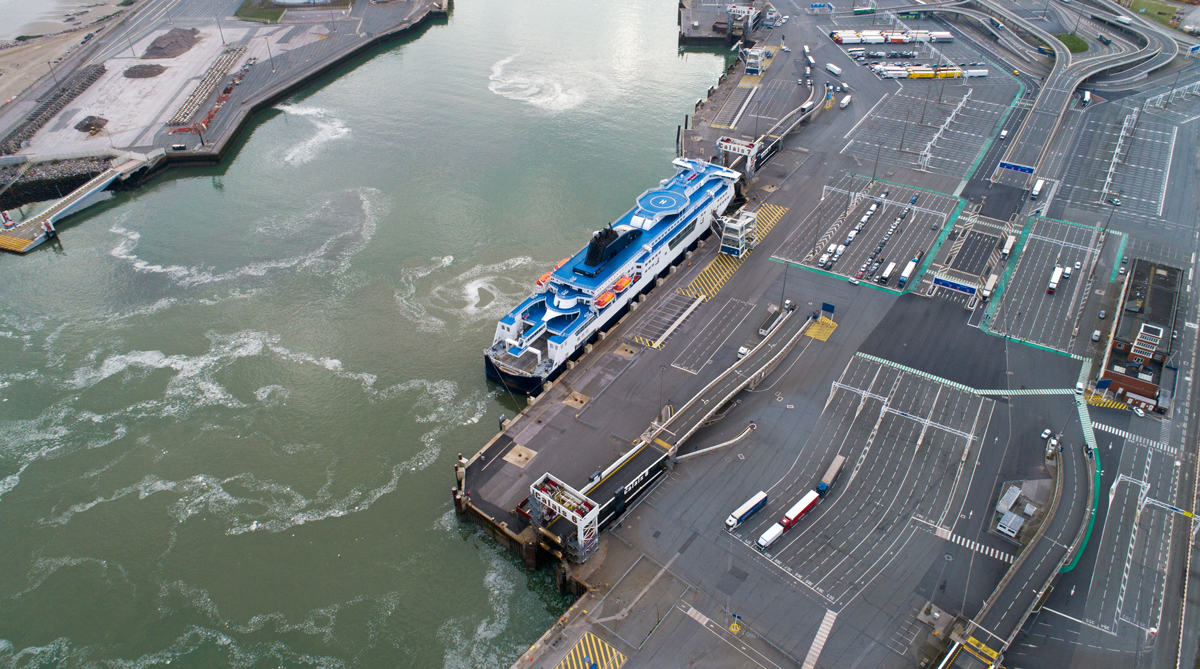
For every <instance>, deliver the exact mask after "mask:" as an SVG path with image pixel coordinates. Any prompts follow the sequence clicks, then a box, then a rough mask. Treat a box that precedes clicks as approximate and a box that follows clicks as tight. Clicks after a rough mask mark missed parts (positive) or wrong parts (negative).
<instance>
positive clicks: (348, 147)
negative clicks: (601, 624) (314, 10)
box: [0, 0, 725, 667]
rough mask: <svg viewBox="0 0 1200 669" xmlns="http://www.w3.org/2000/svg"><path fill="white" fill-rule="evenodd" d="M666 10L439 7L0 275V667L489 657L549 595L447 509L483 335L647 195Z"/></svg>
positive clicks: (494, 661) (687, 93) (542, 616)
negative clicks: (424, 22) (403, 36)
mask: <svg viewBox="0 0 1200 669" xmlns="http://www.w3.org/2000/svg"><path fill="white" fill-rule="evenodd" d="M675 12H676V10H675V4H674V3H673V2H669V1H668V0H654V1H653V2H649V3H642V2H636V1H635V0H617V1H616V2H613V3H598V2H582V1H581V0H564V1H563V2H557V3H538V2H532V1H530V0H514V1H513V2H505V3H497V2H484V1H482V0H456V2H455V8H454V13H453V15H452V17H451V19H450V20H449V22H448V24H446V25H438V26H433V27H431V28H430V29H428V30H427V31H425V32H423V33H422V34H421V35H419V36H415V37H413V38H412V39H409V40H407V41H404V42H394V43H391V44H387V45H383V46H380V47H378V48H376V49H375V50H374V51H372V52H371V53H370V54H369V55H367V56H365V57H363V58H360V59H358V60H357V61H355V62H354V63H351V64H350V65H348V66H344V67H342V68H340V69H339V70H337V71H336V72H332V73H330V74H329V75H328V76H326V77H324V78H323V79H322V80H321V81H319V82H317V83H316V84H314V85H312V86H311V87H309V88H308V89H307V90H305V91H304V92H303V93H301V94H299V95H297V96H295V97H294V98H293V99H290V100H288V101H286V102H285V103H283V104H280V105H278V106H277V108H276V109H274V110H272V111H270V112H267V113H265V114H263V115H261V116H260V117H259V118H258V119H256V122H255V124H254V125H253V126H252V127H250V128H248V129H247V130H246V132H245V134H244V141H243V142H242V145H241V146H240V147H239V148H238V150H237V151H236V153H235V155H233V156H232V158H231V159H229V160H228V161H227V163H226V164H224V165H222V166H220V167H213V168H192V169H186V170H175V171H171V172H169V173H167V174H165V175H164V176H161V177H159V178H157V179H156V180H154V181H153V182H151V183H150V184H148V185H147V186H145V187H143V188H141V189H140V190H137V191H135V192H132V193H122V194H119V195H117V196H116V197H114V198H112V199H111V200H109V201H108V202H105V203H104V204H102V205H99V206H97V207H94V208H93V209H91V210H89V211H87V212H85V213H84V214H82V215H79V216H77V217H76V218H74V219H72V220H71V221H70V222H69V223H68V224H67V225H65V226H64V232H63V235H62V245H63V249H62V251H61V252H56V251H55V250H53V249H51V248H49V247H47V248H44V249H41V250H39V251H38V252H35V253H33V254H31V255H29V256H26V257H14V256H4V257H0V286H2V291H3V292H2V295H3V300H2V302H0V361H2V362H0V400H2V401H0V662H3V663H4V664H6V665H8V666H16V667H34V666H37V667H56V666H61V667H83V666H98V667H99V666H102V667H109V666H112V667H126V666H128V667H151V666H161V665H166V664H168V663H169V664H170V665H172V666H183V667H213V666H239V667H281V666H289V667H290V666H329V667H335V666H358V667H442V666H445V667H507V666H508V665H509V664H510V663H511V662H513V661H514V660H515V659H516V658H517V656H518V655H519V654H520V653H521V652H522V651H523V650H525V649H526V648H527V647H528V644H530V643H531V642H532V641H533V640H535V639H536V638H537V637H538V636H539V635H540V634H541V633H542V631H543V630H544V629H545V628H546V627H548V626H549V625H550V624H551V623H552V622H553V621H554V619H555V618H556V617H557V616H558V615H559V614H560V613H561V612H562V611H563V610H564V607H565V606H567V605H569V603H570V601H569V600H568V599H566V598H564V597H562V596H559V595H558V594H556V592H555V591H554V587H553V585H552V582H551V579H550V577H549V575H548V574H547V573H537V574H528V573H526V572H525V571H524V570H523V568H522V567H521V565H520V564H519V562H518V561H517V560H515V559H514V558H512V557H510V556H509V555H508V554H507V553H506V552H504V551H502V550H501V549H500V548H499V547H497V546H496V545H495V544H494V543H492V542H491V541H490V540H488V539H487V538H486V537H484V536H483V535H482V534H481V533H480V532H479V531H478V530H476V529H475V528H473V527H470V526H462V525H460V524H459V523H458V522H457V520H456V519H455V517H454V513H453V509H452V506H451V504H450V487H451V485H453V475H452V464H453V461H454V458H455V456H456V454H457V453H459V452H462V453H467V454H470V453H473V452H474V451H475V450H477V449H478V448H479V447H480V446H481V445H482V444H483V443H484V442H485V441H486V440H487V439H488V438H489V437H490V436H491V435H492V434H494V432H495V431H496V428H497V419H498V418H499V417H500V416H501V415H502V414H507V415H510V416H511V414H512V411H513V404H512V402H511V400H509V399H507V398H505V397H501V392H500V391H499V390H498V389H496V388H494V387H490V386H489V384H488V383H487V382H486V381H485V379H484V374H483V360H482V351H483V349H484V348H485V347H486V346H487V345H488V344H490V343H491V338H492V335H493V332H494V328H495V322H496V320H497V319H498V318H499V317H500V316H501V315H503V314H504V313H505V312H507V310H508V309H510V308H511V307H512V306H513V305H515V304H516V303H517V301H518V300H519V299H521V298H522V297H523V296H525V295H526V294H528V292H529V291H530V290H531V289H532V284H533V280H534V279H535V278H536V277H537V276H539V275H540V274H541V273H542V272H544V271H545V270H546V269H547V268H548V267H550V266H552V265H553V264H554V263H555V262H557V261H558V260H559V259H560V258H562V257H563V256H564V255H567V254H569V253H573V252H574V251H576V250H578V249H579V248H580V247H581V246H582V245H583V244H584V243H585V242H586V240H587V238H588V236H589V234H590V232H591V231H592V230H594V229H596V228H598V227H600V226H602V225H604V224H605V223H607V222H608V221H610V220H612V219H614V218H616V217H617V216H618V215H620V214H621V213H623V212H624V211H625V210H626V209H628V208H629V207H630V206H631V205H632V203H633V199H634V198H635V197H636V196H637V195H638V194H639V193H641V192H642V191H644V190H646V189H648V188H651V187H653V186H655V185H656V184H657V182H658V181H659V180H660V179H662V178H665V177H667V176H669V175H671V174H672V173H673V169H672V167H671V165H670V161H671V159H672V158H673V157H674V141H675V128H676V125H678V124H680V123H682V122H683V118H684V115H685V114H686V113H688V112H690V111H691V106H692V104H693V103H694V102H695V100H696V99H697V98H698V97H701V96H702V95H703V94H704V91H705V90H706V89H707V88H708V86H709V85H711V84H713V83H715V81H716V79H717V77H718V75H719V74H720V72H721V71H722V68H723V67H724V64H725V60H724V58H725V57H724V55H723V54H721V53H699V54H681V53H680V52H679V51H678V50H677V48H676V46H675V34H676V25H675Z"/></svg>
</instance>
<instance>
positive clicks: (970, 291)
mask: <svg viewBox="0 0 1200 669" xmlns="http://www.w3.org/2000/svg"><path fill="white" fill-rule="evenodd" d="M933 285H935V286H943V287H945V288H949V289H950V290H957V291H958V292H960V293H966V294H967V295H974V294H975V288H974V287H973V286H967V285H964V284H961V283H958V282H956V281H950V280H949V279H943V278H942V277H940V276H935V277H934V278H933Z"/></svg>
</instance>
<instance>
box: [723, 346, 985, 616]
mask: <svg viewBox="0 0 1200 669" xmlns="http://www.w3.org/2000/svg"><path fill="white" fill-rule="evenodd" d="M993 408H994V402H993V401H992V400H990V399H986V398H983V397H979V396H977V395H975V394H973V393H971V392H969V391H968V390H965V389H963V388H962V387H961V386H954V385H950V384H947V383H943V382H941V381H939V380H936V379H933V378H927V377H925V376H920V375H916V374H911V373H909V372H906V371H903V370H900V369H897V368H895V367H893V366H890V365H884V364H881V363H880V362H878V361H876V360H873V359H870V358H868V357H866V356H862V355H856V356H855V357H853V358H852V359H851V360H850V362H849V363H848V364H847V366H846V368H845V370H844V371H843V373H842V376H841V377H840V379H839V380H838V381H837V382H836V383H835V384H834V387H833V389H832V391H831V395H830V398H829V401H828V403H827V404H826V406H825V409H824V411H823V412H822V414H821V417H820V419H819V420H818V422H817V425H816V428H815V429H814V430H813V431H812V433H811V434H810V436H809V438H808V440H807V442H806V443H805V445H804V447H803V448H802V449H801V450H800V454H799V456H798V457H797V458H796V460H795V462H794V463H793V464H792V466H791V468H790V469H789V470H788V471H787V472H786V473H785V474H784V475H783V476H782V477H781V478H780V479H779V480H778V481H777V482H776V483H775V484H774V485H773V486H772V487H771V488H770V489H769V490H767V493H768V494H769V495H770V496H771V499H772V502H770V503H769V505H768V508H767V509H765V510H764V511H763V512H761V513H759V514H757V515H756V516H754V517H753V518H752V519H751V520H750V521H748V522H747V523H746V524H745V525H743V526H742V527H740V528H738V529H737V530H736V531H735V533H734V536H735V537H736V538H737V539H738V540H739V541H740V542H741V543H742V544H743V545H744V546H745V550H747V551H753V552H754V554H755V555H759V553H758V551H757V549H756V548H755V541H756V540H757V539H758V537H759V536H761V535H762V533H763V532H764V531H766V530H767V528H769V527H770V526H771V525H772V524H773V523H775V522H776V521H777V520H778V519H779V517H780V516H781V514H782V513H783V511H784V510H786V509H787V508H789V507H790V506H791V505H792V504H794V503H795V502H796V501H797V500H799V499H800V498H801V497H802V496H803V495H804V494H805V493H806V492H807V491H809V490H811V489H813V487H814V486H815V485H816V483H817V481H818V480H819V479H820V477H821V476H822V474H823V473H824V471H825V469H826V468H827V467H828V466H829V464H830V462H832V460H833V458H834V456H835V455H838V454H841V455H844V456H846V465H845V468H844V469H843V471H842V474H841V477H840V479H839V480H838V482H837V483H836V484H835V485H834V486H833V489H832V491H831V492H830V493H829V495H828V496H826V497H825V499H823V500H822V501H820V502H819V503H818V505H817V506H816V508H814V509H813V510H812V511H810V512H809V513H808V514H807V515H805V516H804V517H803V518H802V519H801V520H800V521H799V522H798V524H797V525H796V526H794V527H793V528H792V529H791V530H790V531H789V532H787V533H785V534H784V535H783V536H782V537H781V538H780V539H779V540H778V541H776V542H775V544H774V545H773V546H771V547H770V548H769V549H768V550H767V551H765V553H762V554H761V556H762V558H764V559H766V560H769V561H770V562H771V563H772V564H774V565H775V566H776V567H777V568H778V569H780V570H781V571H782V572H784V573H786V574H788V575H789V576H790V577H791V578H793V579H795V580H796V581H798V582H800V583H802V584H803V585H805V586H807V587H808V588H809V589H810V590H811V591H812V592H813V593H815V594H816V595H817V596H818V597H820V598H821V599H823V600H824V602H825V603H826V605H827V606H828V607H830V608H832V609H835V610H838V609H840V608H842V607H844V606H846V605H847V604H848V603H849V602H850V601H852V600H853V599H854V597H855V596H856V595H858V594H859V593H860V592H862V591H863V590H864V589H866V588H867V587H869V585H870V583H871V581H872V580H873V579H874V578H875V577H876V576H878V575H879V574H880V573H882V572H884V571H885V570H886V569H887V568H888V565H889V564H890V562H891V560H892V559H894V558H895V557H896V556H897V555H898V554H899V553H900V552H901V551H902V550H903V549H904V547H905V546H906V545H907V543H908V542H909V540H911V539H912V538H913V535H914V533H916V532H918V531H922V532H928V531H930V530H931V529H932V528H945V527H947V526H951V525H953V523H954V521H955V520H956V519H957V518H958V514H959V513H960V512H961V507H962V505H963V503H964V499H965V497H966V488H967V482H968V480H969V479H970V476H971V473H972V471H973V468H974V461H975V460H976V459H977V458H978V454H979V448H978V445H979V443H981V440H982V438H983V434H984V433H985V432H986V430H987V427H988V424H989V421H990V418H991V414H992V410H993ZM968 449H969V450H968ZM964 454H965V456H964ZM986 548H987V547H985V546H982V545H980V546H979V547H978V548H977V549H976V550H978V551H979V552H980V554H981V555H985V556H987V557H988V558H990V559H996V560H1003V559H1004V557H1003V555H1004V553H1005V552H1006V551H995V550H992V551H987V550H984V549H986Z"/></svg>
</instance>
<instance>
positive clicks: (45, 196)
mask: <svg viewBox="0 0 1200 669" xmlns="http://www.w3.org/2000/svg"><path fill="white" fill-rule="evenodd" d="M21 167H23V166H22V165H7V166H4V167H0V188H3V187H4V186H6V185H8V184H9V183H10V182H12V180H13V179H14V178H15V177H16V176H17V174H19V173H20V171H21ZM108 167H109V159H108V158H76V159H72V160H56V161H51V162H48V163H39V164H37V165H33V166H31V167H30V168H29V169H27V170H25V173H24V174H21V176H20V178H18V179H17V180H16V181H15V182H13V183H12V185H11V186H8V188H7V189H5V190H4V192H3V193H0V209H2V210H9V209H16V208H17V207H20V206H22V205H26V204H30V203H31V202H44V201H46V200H56V199H58V198H60V197H63V196H64V195H66V194H67V193H70V192H71V191H73V190H75V189H76V188H79V187H80V186H82V185H83V184H85V183H87V182H88V180H89V179H91V178H92V177H94V176H96V175H97V174H99V173H101V172H103V171H104V170H106V169H108Z"/></svg>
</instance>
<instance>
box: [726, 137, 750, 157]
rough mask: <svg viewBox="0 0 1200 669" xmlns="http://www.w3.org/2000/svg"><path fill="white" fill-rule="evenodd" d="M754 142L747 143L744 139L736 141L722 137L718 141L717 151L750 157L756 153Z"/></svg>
mask: <svg viewBox="0 0 1200 669" xmlns="http://www.w3.org/2000/svg"><path fill="white" fill-rule="evenodd" d="M754 147H755V143H754V142H747V141H746V140H744V139H734V138H733V137H721V138H719V139H717V150H718V151H728V152H729V153H736V154H737V155H739V156H749V155H751V154H753V153H754Z"/></svg>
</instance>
